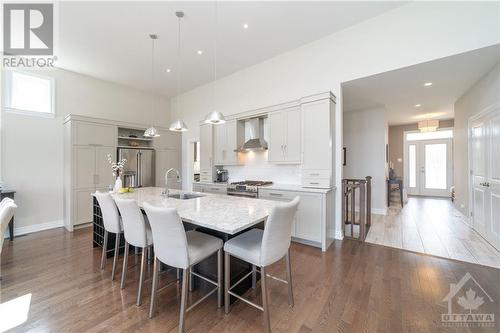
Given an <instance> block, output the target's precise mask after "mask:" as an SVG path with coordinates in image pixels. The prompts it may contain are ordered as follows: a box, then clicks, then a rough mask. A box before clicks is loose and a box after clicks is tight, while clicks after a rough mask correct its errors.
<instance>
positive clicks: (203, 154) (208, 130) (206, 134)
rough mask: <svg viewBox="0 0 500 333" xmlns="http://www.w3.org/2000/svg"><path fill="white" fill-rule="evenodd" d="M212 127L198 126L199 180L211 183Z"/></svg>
mask: <svg viewBox="0 0 500 333" xmlns="http://www.w3.org/2000/svg"><path fill="white" fill-rule="evenodd" d="M213 141H214V139H213V125H211V124H203V125H201V126H200V180H201V181H213V177H214V172H213V166H214V163H213V162H214V160H213V148H214V145H213Z"/></svg>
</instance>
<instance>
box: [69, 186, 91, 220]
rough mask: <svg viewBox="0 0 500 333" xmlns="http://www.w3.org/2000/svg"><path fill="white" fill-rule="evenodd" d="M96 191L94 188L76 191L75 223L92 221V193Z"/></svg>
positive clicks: (74, 197) (74, 196) (74, 198)
mask: <svg viewBox="0 0 500 333" xmlns="http://www.w3.org/2000/svg"><path fill="white" fill-rule="evenodd" d="M94 192H95V189H94V188H92V189H83V190H75V191H74V195H73V200H75V203H74V205H73V207H75V215H74V220H73V221H74V223H73V225H75V226H76V225H79V224H84V223H89V222H92V213H93V211H94V210H93V207H92V206H93V199H92V193H94Z"/></svg>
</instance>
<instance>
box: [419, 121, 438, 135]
mask: <svg viewBox="0 0 500 333" xmlns="http://www.w3.org/2000/svg"><path fill="white" fill-rule="evenodd" d="M438 128H439V120H437V119H429V120H423V121H419V122H418V129H419V130H420V132H435V131H437V129H438Z"/></svg>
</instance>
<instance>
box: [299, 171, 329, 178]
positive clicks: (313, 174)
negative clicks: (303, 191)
mask: <svg viewBox="0 0 500 333" xmlns="http://www.w3.org/2000/svg"><path fill="white" fill-rule="evenodd" d="M302 177H303V178H330V170H303V171H302Z"/></svg>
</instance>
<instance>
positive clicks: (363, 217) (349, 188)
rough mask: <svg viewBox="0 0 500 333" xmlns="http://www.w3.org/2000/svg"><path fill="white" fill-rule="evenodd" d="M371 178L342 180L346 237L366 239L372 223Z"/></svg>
mask: <svg viewBox="0 0 500 333" xmlns="http://www.w3.org/2000/svg"><path fill="white" fill-rule="evenodd" d="M371 180H372V177H370V176H368V177H366V178H365V179H343V180H342V221H343V223H344V237H345V238H351V239H356V240H359V241H361V242H364V241H365V238H366V235H367V234H368V230H370V225H371V206H372V203H371Z"/></svg>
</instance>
